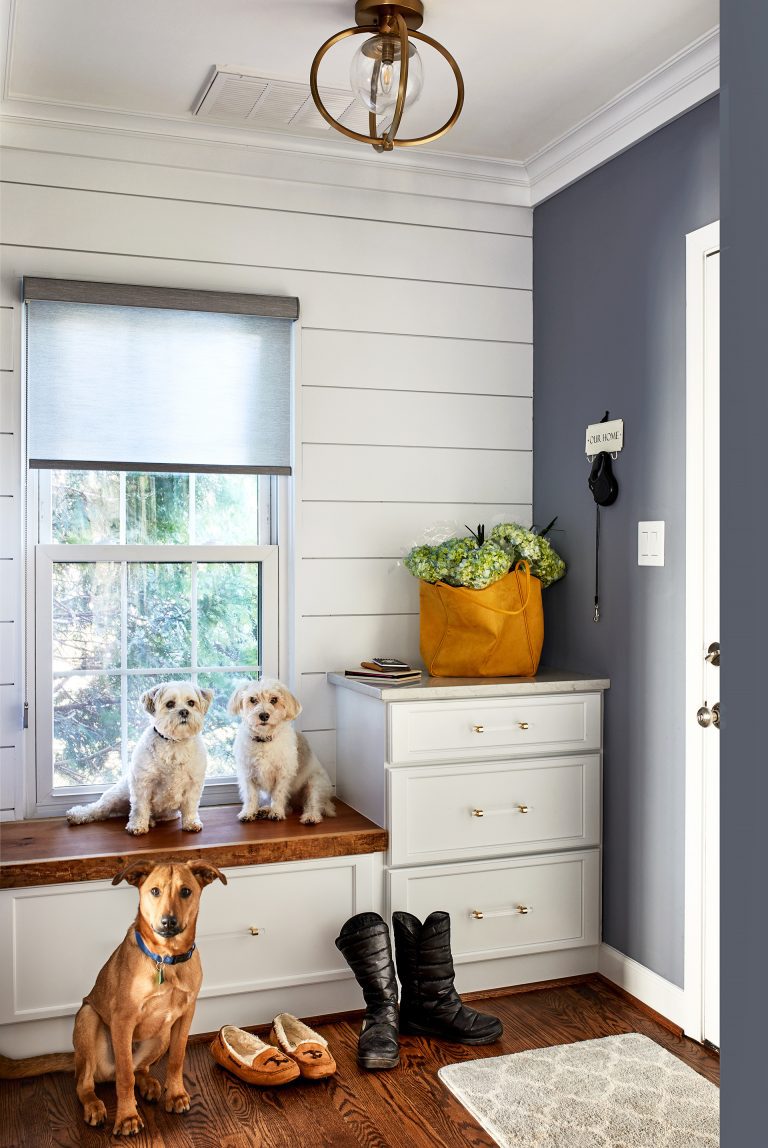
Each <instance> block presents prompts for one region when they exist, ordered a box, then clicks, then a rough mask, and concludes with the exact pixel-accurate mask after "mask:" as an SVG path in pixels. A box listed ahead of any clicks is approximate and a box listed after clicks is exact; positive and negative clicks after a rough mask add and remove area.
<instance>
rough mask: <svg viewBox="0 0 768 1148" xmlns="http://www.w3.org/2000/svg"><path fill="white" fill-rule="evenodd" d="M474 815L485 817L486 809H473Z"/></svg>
mask: <svg viewBox="0 0 768 1148" xmlns="http://www.w3.org/2000/svg"><path fill="white" fill-rule="evenodd" d="M472 816H473V817H485V810H484V809H473V810H472Z"/></svg>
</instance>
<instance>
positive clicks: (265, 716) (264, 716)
mask: <svg viewBox="0 0 768 1148" xmlns="http://www.w3.org/2000/svg"><path fill="white" fill-rule="evenodd" d="M259 717H260V718H261V720H262V721H269V714H268V713H265V712H262V713H260V714H259Z"/></svg>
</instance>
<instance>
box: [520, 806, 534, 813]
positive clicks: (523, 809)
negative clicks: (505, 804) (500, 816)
mask: <svg viewBox="0 0 768 1148" xmlns="http://www.w3.org/2000/svg"><path fill="white" fill-rule="evenodd" d="M517 811H518V813H530V812H531V807H530V805H518V807H517Z"/></svg>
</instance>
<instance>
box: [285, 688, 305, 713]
mask: <svg viewBox="0 0 768 1148" xmlns="http://www.w3.org/2000/svg"><path fill="white" fill-rule="evenodd" d="M283 701H284V702H285V716H286V718H287V719H288V721H293V719H294V718H297V717H298V716H299V714H300V713H301V711H302V709H303V707H302V704H301V702H300V701H299V699H298V698H295V697H294V696H293V694H292V693H291V692H290V690H287V689H286V688H285V686H283Z"/></svg>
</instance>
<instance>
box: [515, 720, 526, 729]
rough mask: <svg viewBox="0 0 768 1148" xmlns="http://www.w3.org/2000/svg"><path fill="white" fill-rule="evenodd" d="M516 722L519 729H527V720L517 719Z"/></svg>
mask: <svg viewBox="0 0 768 1148" xmlns="http://www.w3.org/2000/svg"><path fill="white" fill-rule="evenodd" d="M517 724H518V725H519V726H520V729H528V722H527V721H519V722H518V723H517Z"/></svg>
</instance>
